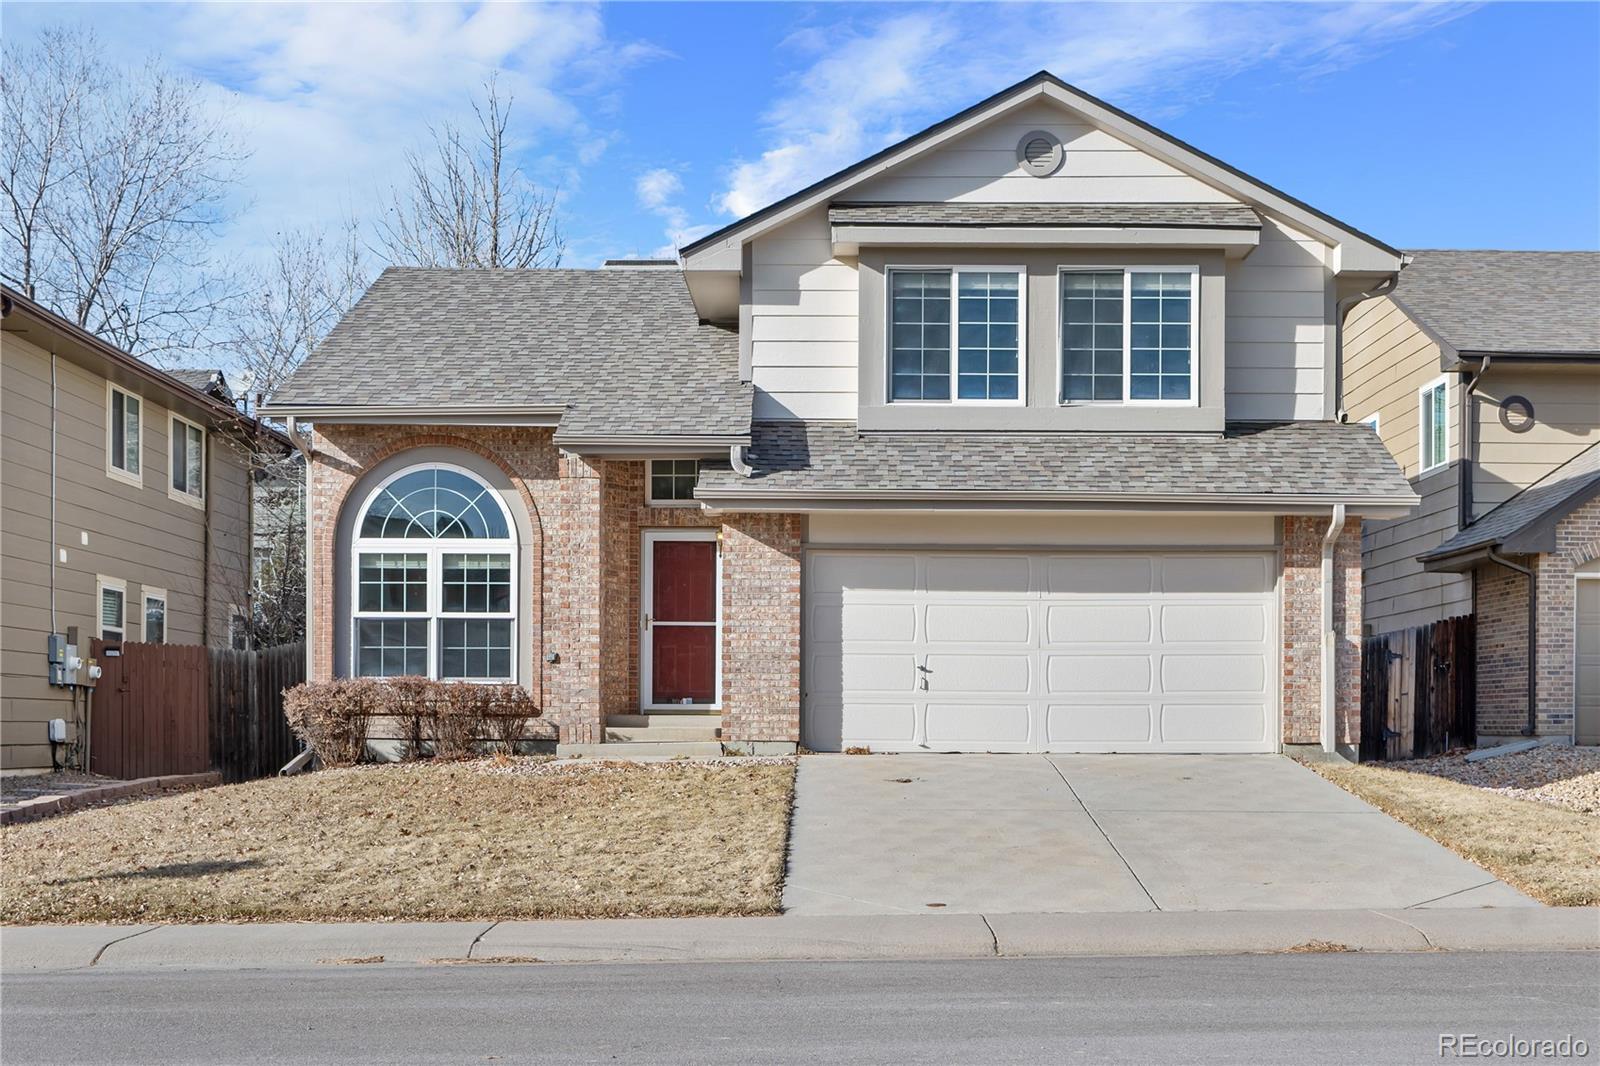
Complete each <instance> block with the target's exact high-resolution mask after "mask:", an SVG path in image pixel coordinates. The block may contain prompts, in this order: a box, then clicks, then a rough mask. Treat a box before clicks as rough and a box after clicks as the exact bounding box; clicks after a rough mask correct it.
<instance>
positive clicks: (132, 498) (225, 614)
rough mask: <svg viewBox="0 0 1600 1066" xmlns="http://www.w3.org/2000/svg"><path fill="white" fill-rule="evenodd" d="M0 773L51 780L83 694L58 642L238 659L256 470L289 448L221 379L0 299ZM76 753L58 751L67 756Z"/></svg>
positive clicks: (73, 736) (25, 301)
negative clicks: (169, 366) (182, 648)
mask: <svg viewBox="0 0 1600 1066" xmlns="http://www.w3.org/2000/svg"><path fill="white" fill-rule="evenodd" d="M0 305H3V307H0V309H3V312H4V314H3V320H0V321H3V332H0V456H3V462H0V565H3V567H4V570H3V573H0V606H3V609H4V625H3V626H0V767H3V768H4V769H5V770H7V771H12V770H47V769H49V768H50V765H51V751H50V745H49V739H48V736H47V729H48V725H49V722H50V721H51V720H52V719H56V718H60V719H62V720H63V721H65V722H66V723H67V726H68V733H67V738H66V743H68V744H69V745H70V744H74V743H76V742H77V740H78V739H79V736H78V729H79V728H80V727H81V725H82V724H83V722H84V721H85V717H86V703H87V701H86V699H85V694H84V690H83V688H82V687H80V686H63V685H57V684H52V683H51V675H50V660H49V657H48V650H49V638H50V636H51V634H55V635H58V636H60V637H62V638H65V637H66V636H67V635H68V634H69V632H70V631H73V630H76V632H77V636H78V643H77V645H76V647H78V649H79V651H80V653H81V655H82V656H85V657H86V656H88V654H89V642H90V640H92V639H94V638H102V639H105V640H111V641H118V642H123V641H140V642H147V643H170V644H207V645H221V646H227V645H229V644H230V643H234V642H235V641H236V640H238V639H242V637H243V632H244V631H243V627H244V625H245V623H246V622H247V620H248V619H249V617H250V510H251V506H250V474H251V469H252V466H253V460H252V456H254V455H256V454H258V453H259V452H261V451H263V450H264V451H269V452H282V451H285V450H288V449H289V448H290V444H289V441H288V440H287V439H286V438H284V437H283V436H282V435H281V434H279V433H276V432H274V431H272V430H270V429H268V428H267V427H264V426H262V425H260V424H259V423H257V422H256V421H255V420H254V419H250V418H247V417H245V416H244V415H242V414H240V413H239V411H237V410H236V409H235V408H234V407H233V405H232V404H231V403H229V402H228V401H227V399H225V398H224V396H225V393H219V392H218V391H217V389H216V387H215V385H216V383H217V382H218V381H219V380H220V378H219V377H218V375H216V374H215V373H214V372H209V371H207V372H199V373H185V374H184V376H178V375H174V374H169V373H165V372H163V371H161V370H159V369H157V368H155V367H153V366H151V365H150V364H149V363H146V362H143V361H141V360H139V359H136V358H134V357H133V356H131V355H129V354H128V353H127V352H124V351H122V350H120V349H118V348H116V347H114V346H113V345H111V344H108V343H107V342H105V341H104V340H102V339H100V338H99V337H96V336H94V335H93V334H90V333H88V332H86V331H84V330H82V329H80V328H78V327H77V326H76V325H74V324H73V323H71V322H69V321H67V320H66V319H64V318H62V317H60V316H59V315H57V314H55V313H53V312H51V311H50V310H48V309H46V308H45V307H43V306H41V305H40V304H38V303H36V302H35V301H33V300H31V299H29V298H28V297H26V296H24V295H23V294H22V293H20V292H16V291H14V290H12V289H10V288H9V287H8V288H4V290H3V292H0ZM58 754H60V753H58Z"/></svg>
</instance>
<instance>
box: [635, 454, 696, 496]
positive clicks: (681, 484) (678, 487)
mask: <svg viewBox="0 0 1600 1066" xmlns="http://www.w3.org/2000/svg"><path fill="white" fill-rule="evenodd" d="M699 480H700V460H698V459H652V460H650V470H649V477H648V478H646V485H645V489H646V492H647V493H648V502H650V503H652V504H681V503H693V502H694V486H695V483H696V482H697V481H699Z"/></svg>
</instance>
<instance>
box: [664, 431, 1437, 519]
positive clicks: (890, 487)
mask: <svg viewBox="0 0 1600 1066" xmlns="http://www.w3.org/2000/svg"><path fill="white" fill-rule="evenodd" d="M749 453H750V454H749V456H748V459H749V462H750V464H751V466H752V467H754V468H755V470H756V474H755V476H753V477H749V478H745V477H741V476H740V475H738V474H736V473H734V472H733V471H732V470H731V469H730V468H728V466H727V465H726V464H723V463H716V464H709V463H708V464H705V465H704V466H703V467H702V474H701V479H700V487H699V489H697V491H696V496H698V497H701V498H704V499H708V500H714V501H717V502H721V501H724V500H727V501H731V502H730V506H732V505H736V503H737V500H738V499H739V498H741V497H748V498H756V497H760V496H762V495H764V494H769V493H777V494H779V495H789V494H795V495H801V494H804V495H815V496H817V497H827V496H833V495H845V496H849V495H860V494H863V493H884V494H886V495H887V494H892V493H896V492H925V493H935V494H940V495H943V496H948V497H949V498H952V499H959V498H960V497H961V496H963V495H974V496H976V495H983V496H986V497H989V496H994V495H997V494H999V495H1003V494H1005V493H1016V494H1018V495H1019V496H1023V495H1027V494H1037V493H1061V494H1092V495H1097V496H1099V495H1105V496H1127V497H1139V496H1163V495H1203V496H1213V495H1214V496H1216V497H1218V499H1219V500H1226V499H1227V498H1228V497H1230V496H1280V495H1281V496H1299V497H1304V496H1319V497H1322V496H1325V497H1327V498H1329V499H1330V501H1331V500H1334V499H1338V498H1349V497H1366V498H1372V497H1382V498H1384V499H1386V500H1392V502H1394V503H1396V504H1400V505H1407V504H1413V503H1415V502H1416V496H1415V494H1414V493H1413V492H1412V490H1411V486H1410V485H1409V484H1408V483H1407V481H1406V479H1405V478H1404V476H1402V475H1401V473H1400V468H1399V467H1398V466H1397V465H1396V464H1395V461H1394V458H1393V456H1391V455H1390V454H1389V451H1388V449H1387V448H1385V447H1384V446H1383V442H1382V441H1380V440H1379V439H1378V436H1377V434H1375V433H1373V432H1372V431H1371V430H1370V429H1368V428H1367V427H1366V426H1360V425H1341V424H1339V423H1336V422H1291V423H1273V424H1266V423H1234V424H1230V425H1229V426H1228V427H1227V430H1226V431H1225V432H1224V433H1221V434H1214V435H1213V434H1200V433H1089V432H1084V433H1056V434H1045V433H941V434H928V433H893V432H872V433H861V432H859V431H858V430H857V429H856V427H855V426H854V425H853V424H850V423H844V422H827V423H821V422H812V423H800V422H757V423H755V425H754V427H753V438H752V442H751V446H750V449H749Z"/></svg>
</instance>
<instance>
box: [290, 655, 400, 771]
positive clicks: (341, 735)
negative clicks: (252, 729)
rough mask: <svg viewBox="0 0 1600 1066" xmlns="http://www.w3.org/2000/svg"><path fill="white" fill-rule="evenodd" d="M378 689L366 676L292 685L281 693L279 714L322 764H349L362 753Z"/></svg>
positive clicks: (379, 694) (377, 702) (380, 697)
mask: <svg viewBox="0 0 1600 1066" xmlns="http://www.w3.org/2000/svg"><path fill="white" fill-rule="evenodd" d="M382 688H383V686H382V684H381V683H379V682H378V681H376V680H374V679H373V678H370V677H348V678H340V679H338V680H335V681H316V682H312V683H309V684H304V685H296V686H294V687H293V688H291V689H288V690H287V691H285V692H284V694H283V714H284V717H285V718H287V719H288V720H289V728H290V729H293V730H294V733H295V736H297V737H299V738H300V739H301V740H303V741H305V744H306V747H308V748H310V749H311V750H312V751H313V752H314V753H315V754H316V756H317V758H318V759H319V760H321V762H322V764H323V765H324V766H350V765H353V764H355V763H358V762H360V761H361V760H362V759H363V758H364V757H365V756H366V753H367V732H368V728H369V727H370V725H371V723H372V716H373V712H374V710H375V709H376V708H378V707H379V706H380V705H381V703H382V701H383V693H382V692H381V689H382Z"/></svg>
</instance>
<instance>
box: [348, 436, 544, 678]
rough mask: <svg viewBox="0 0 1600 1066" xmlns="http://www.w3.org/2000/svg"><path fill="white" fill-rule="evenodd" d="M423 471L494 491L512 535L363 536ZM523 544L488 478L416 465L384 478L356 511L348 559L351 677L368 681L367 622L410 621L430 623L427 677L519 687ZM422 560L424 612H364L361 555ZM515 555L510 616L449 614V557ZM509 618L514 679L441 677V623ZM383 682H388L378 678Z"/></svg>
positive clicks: (455, 469) (447, 467)
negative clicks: (364, 663) (375, 509)
mask: <svg viewBox="0 0 1600 1066" xmlns="http://www.w3.org/2000/svg"><path fill="white" fill-rule="evenodd" d="M418 470H450V471H453V472H455V473H457V474H461V475H463V476H465V477H467V478H470V479H471V480H472V481H474V482H476V483H477V484H479V485H482V486H483V487H484V488H486V489H488V490H489V491H488V495H489V497H490V498H491V499H492V500H493V501H494V505H495V506H496V507H498V508H499V509H500V513H501V515H502V516H503V517H504V519H505V523H506V532H507V536H506V537H504V538H499V537H496V538H483V539H478V540H421V539H416V538H406V537H362V536H361V525H362V523H363V522H364V521H365V519H366V516H367V511H368V509H369V508H371V506H372V503H373V501H374V500H376V499H377V498H378V495H379V493H381V492H383V490H384V489H387V488H388V487H389V486H390V485H391V484H393V483H394V482H395V481H397V480H399V479H400V478H402V477H404V476H406V475H407V474H412V473H415V472H416V471H418ZM519 552H520V545H519V543H518V533H517V524H516V522H515V521H513V520H512V516H511V512H510V510H509V509H508V508H507V507H506V504H505V501H504V500H503V499H501V497H500V493H499V492H497V491H496V490H495V488H494V486H493V485H490V484H489V483H488V482H487V481H485V480H484V479H483V478H482V477H479V476H478V475H477V474H475V473H473V472H472V471H471V470H468V469H467V468H466V467H463V466H456V465H454V464H452V463H434V462H427V463H417V464H416V465H414V466H407V467H403V468H402V469H400V470H397V471H396V472H395V473H393V474H391V475H389V476H388V477H386V478H384V479H383V480H382V481H381V482H379V483H378V484H377V485H376V486H374V487H373V489H372V491H371V492H369V493H368V494H367V497H366V499H364V500H363V501H362V502H361V507H360V509H359V510H357V511H356V517H355V524H354V525H353V526H352V528H351V536H350V552H349V555H348V556H347V557H346V559H345V565H346V566H347V567H349V569H350V574H349V589H350V618H349V629H348V632H347V633H346V637H347V639H348V641H349V651H350V658H349V664H350V669H349V674H350V676H352V677H359V676H362V675H361V674H360V673H359V671H360V656H361V641H360V639H359V638H358V636H357V634H358V632H359V627H360V623H361V621H362V620H363V619H377V618H388V619H397V620H407V621H425V622H426V623H427V630H428V653H427V667H428V669H427V673H426V674H425V675H424V676H426V677H429V678H432V679H434V680H445V681H452V682H454V681H460V682H465V683H468V684H481V685H515V684H517V683H518V682H517V675H518V668H519V665H520V663H519V660H520V659H521V653H522V638H521V635H520V633H521V623H522V617H523V614H522V611H521V610H520V609H519V608H520V607H521V606H522V600H521V589H520V586H519V581H518V578H519V575H520V568H521V557H520V554H519ZM369 554H370V555H398V554H404V555H422V556H425V557H426V559H425V564H424V565H425V566H426V567H427V572H428V591H427V600H426V606H427V609H426V610H423V611H363V610H362V609H361V556H363V555H369ZM490 554H494V555H509V556H510V557H511V571H510V574H511V596H510V604H511V609H510V610H509V611H505V612H499V611H490V612H484V613H478V612H474V613H470V614H468V613H451V614H446V613H445V612H444V556H446V555H490ZM504 619H509V620H510V622H511V654H510V656H509V660H508V664H509V666H510V667H511V671H510V673H509V675H507V676H505V677H452V678H440V676H439V659H440V651H441V649H440V629H441V626H440V623H441V622H442V621H445V620H450V621H455V620H462V621H486V620H489V621H499V620H504ZM374 680H377V681H383V680H385V679H384V678H381V677H377V678H374Z"/></svg>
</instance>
